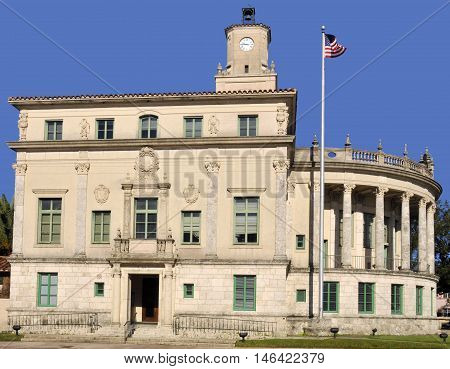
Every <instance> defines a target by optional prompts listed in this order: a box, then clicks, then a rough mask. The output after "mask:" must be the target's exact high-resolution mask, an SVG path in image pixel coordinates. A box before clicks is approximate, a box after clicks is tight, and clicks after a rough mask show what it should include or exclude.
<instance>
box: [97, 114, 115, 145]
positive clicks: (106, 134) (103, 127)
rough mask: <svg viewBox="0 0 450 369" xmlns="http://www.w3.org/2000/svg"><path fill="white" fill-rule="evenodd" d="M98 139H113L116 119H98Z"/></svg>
mask: <svg viewBox="0 0 450 369" xmlns="http://www.w3.org/2000/svg"><path fill="white" fill-rule="evenodd" d="M96 128H97V135H96V137H97V140H111V139H112V138H113V131H114V120H112V119H97V127H96Z"/></svg>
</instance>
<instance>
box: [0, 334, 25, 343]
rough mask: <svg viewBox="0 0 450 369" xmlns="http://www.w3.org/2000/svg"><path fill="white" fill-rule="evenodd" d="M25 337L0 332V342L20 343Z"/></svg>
mask: <svg viewBox="0 0 450 369" xmlns="http://www.w3.org/2000/svg"><path fill="white" fill-rule="evenodd" d="M22 337H23V335H21V334H19V335H18V336H16V334H15V333H9V332H0V341H20V340H21V339H22Z"/></svg>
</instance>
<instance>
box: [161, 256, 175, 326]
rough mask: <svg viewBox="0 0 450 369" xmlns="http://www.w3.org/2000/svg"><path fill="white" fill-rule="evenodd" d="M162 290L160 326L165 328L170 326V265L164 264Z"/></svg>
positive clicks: (171, 272) (171, 280)
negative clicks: (162, 305)
mask: <svg viewBox="0 0 450 369" xmlns="http://www.w3.org/2000/svg"><path fill="white" fill-rule="evenodd" d="M163 278H164V281H163V290H164V299H163V300H162V301H163V304H164V307H163V309H164V310H163V316H162V324H163V325H165V326H171V325H172V318H173V312H172V289H173V269H172V265H170V264H166V265H165V268H164V272H163Z"/></svg>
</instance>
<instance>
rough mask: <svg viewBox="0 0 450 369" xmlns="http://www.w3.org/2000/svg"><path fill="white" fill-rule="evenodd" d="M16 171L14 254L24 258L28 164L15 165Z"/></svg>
mask: <svg viewBox="0 0 450 369" xmlns="http://www.w3.org/2000/svg"><path fill="white" fill-rule="evenodd" d="M12 167H13V169H14V170H15V171H16V181H15V186H14V230H13V244H12V253H13V255H14V256H22V247H23V221H24V207H23V205H24V196H25V173H26V172H27V165H26V164H20V163H17V164H13V166H12Z"/></svg>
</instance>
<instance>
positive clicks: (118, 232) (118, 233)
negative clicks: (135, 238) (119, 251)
mask: <svg viewBox="0 0 450 369" xmlns="http://www.w3.org/2000/svg"><path fill="white" fill-rule="evenodd" d="M121 238H122V232H120V228H117V231H116V239H118V240H120V239H121Z"/></svg>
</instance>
